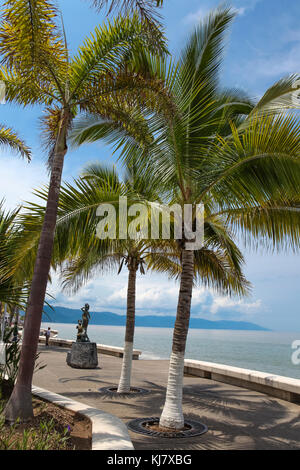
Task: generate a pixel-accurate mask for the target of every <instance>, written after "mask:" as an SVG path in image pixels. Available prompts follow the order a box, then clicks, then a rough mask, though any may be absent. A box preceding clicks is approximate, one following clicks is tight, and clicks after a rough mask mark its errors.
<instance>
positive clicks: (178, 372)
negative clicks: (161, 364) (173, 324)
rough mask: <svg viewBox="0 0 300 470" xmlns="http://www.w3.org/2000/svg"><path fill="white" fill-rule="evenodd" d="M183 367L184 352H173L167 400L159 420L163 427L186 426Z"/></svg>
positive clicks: (175, 427) (178, 427)
mask: <svg viewBox="0 0 300 470" xmlns="http://www.w3.org/2000/svg"><path fill="white" fill-rule="evenodd" d="M183 369H184V353H183V352H182V353H181V352H172V354H171V357H170V366H169V377H168V385H167V394H166V401H165V405H164V408H163V412H162V414H161V417H160V421H159V425H160V426H161V427H164V428H172V429H182V428H183V427H184V418H183V413H182V387H183Z"/></svg>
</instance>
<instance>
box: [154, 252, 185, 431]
mask: <svg viewBox="0 0 300 470" xmlns="http://www.w3.org/2000/svg"><path fill="white" fill-rule="evenodd" d="M193 278H194V252H193V251H188V250H183V251H182V274H181V281H180V290H179V298H178V305H177V315H176V322H175V327H174V333H173V344H172V354H171V358H170V365H169V377H168V385H167V393H166V401H165V405H164V408H163V412H162V414H161V417H160V421H159V424H160V426H161V427H164V428H170V429H182V428H183V427H184V418H183V413H182V388H183V369H184V354H185V347H186V339H187V334H188V329H189V322H190V312H191V301H192V290H193Z"/></svg>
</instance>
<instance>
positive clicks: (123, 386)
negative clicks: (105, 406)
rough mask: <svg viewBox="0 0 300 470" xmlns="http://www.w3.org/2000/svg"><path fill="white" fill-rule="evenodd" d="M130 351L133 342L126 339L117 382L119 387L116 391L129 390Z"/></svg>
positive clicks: (131, 350)
mask: <svg viewBox="0 0 300 470" xmlns="http://www.w3.org/2000/svg"><path fill="white" fill-rule="evenodd" d="M132 352H133V343H131V342H127V341H126V342H125V347H124V355H123V362H122V371H121V377H120V382H119V387H118V393H129V392H130V379H131V367H132Z"/></svg>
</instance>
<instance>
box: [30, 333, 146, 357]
mask: <svg viewBox="0 0 300 470" xmlns="http://www.w3.org/2000/svg"><path fill="white" fill-rule="evenodd" d="M45 342H46V338H45V336H40V337H39V343H45ZM73 343H75V341H73V340H71V339H62V338H49V344H52V345H53V346H60V347H63V348H70V347H71V346H72V344H73ZM97 351H98V352H100V353H102V354H106V355H108V356H116V357H123V354H124V348H120V347H118V346H108V345H106V344H97ZM141 354H142V351H139V350H138V349H134V350H133V351H132V359H139V356H140V355H141Z"/></svg>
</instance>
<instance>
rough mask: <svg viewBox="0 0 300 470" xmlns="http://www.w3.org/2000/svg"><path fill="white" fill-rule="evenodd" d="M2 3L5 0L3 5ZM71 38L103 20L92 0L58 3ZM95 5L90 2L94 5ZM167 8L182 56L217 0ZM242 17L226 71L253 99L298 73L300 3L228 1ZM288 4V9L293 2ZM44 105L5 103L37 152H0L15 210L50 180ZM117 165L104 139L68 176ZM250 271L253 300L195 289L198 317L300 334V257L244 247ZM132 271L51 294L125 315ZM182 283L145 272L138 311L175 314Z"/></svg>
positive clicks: (74, 156) (74, 158)
mask: <svg viewBox="0 0 300 470" xmlns="http://www.w3.org/2000/svg"><path fill="white" fill-rule="evenodd" d="M2 3H3V2H2V1H0V4H2ZM58 3H59V5H60V7H61V10H62V12H63V16H64V22H65V29H66V32H67V36H68V42H69V44H70V47H71V49H72V51H75V50H76V48H77V47H78V46H79V45H80V44H81V43H82V41H83V39H84V38H85V36H87V35H88V34H89V32H90V31H92V30H93V28H94V27H95V26H96V25H97V24H98V23H101V22H102V21H103V19H104V15H103V14H102V15H101V14H97V13H95V11H94V10H92V9H89V8H88V0H60V1H59V2H58ZM90 3H91V2H90ZM164 3H165V7H164V8H163V10H162V14H163V16H164V24H165V27H166V33H167V37H168V39H169V41H170V44H169V46H170V50H171V52H172V53H173V54H174V55H176V54H177V53H178V51H180V49H181V48H182V47H183V45H184V43H185V39H186V37H187V35H188V34H189V32H190V31H191V30H192V29H193V27H194V26H195V25H196V24H197V22H198V21H199V20H201V18H203V16H204V15H205V14H206V13H207V12H208V11H209V10H210V8H213V7H215V6H217V5H218V4H219V2H217V1H215V0H186V1H182V0H165V2H164ZM230 4H231V5H232V7H233V8H235V9H236V11H237V18H236V20H235V23H234V25H233V27H232V28H231V31H230V34H229V35H228V37H227V47H226V56H225V59H224V66H223V70H222V81H223V84H224V86H230V87H239V88H242V89H244V90H245V91H247V93H249V94H250V95H251V96H253V97H259V96H261V94H262V93H263V92H264V90H265V89H266V88H267V87H269V86H270V85H271V84H272V83H273V82H275V81H276V80H278V79H279V78H280V77H282V76H284V75H286V74H290V73H294V72H299V62H300V60H299V59H300V26H299V24H300V23H299V19H300V3H299V2H297V1H295V0H294V1H289V2H283V1H282V0H235V1H232V2H231V3H230ZM287 5H288V7H287ZM40 115H41V110H40V109H38V108H26V109H20V108H17V107H15V106H11V105H8V104H6V105H1V106H0V122H3V123H5V124H6V125H9V126H12V127H14V128H15V129H16V130H18V131H19V132H20V134H21V135H22V136H23V137H24V138H25V139H26V142H27V143H28V145H30V146H31V147H32V149H33V160H32V162H31V163H30V164H26V163H25V162H22V161H21V160H19V159H18V158H16V157H15V156H13V155H11V154H10V153H9V152H8V151H7V150H5V151H4V150H3V149H2V150H0V174H1V185H0V199H1V198H2V197H5V199H6V205H7V207H9V208H12V207H14V206H15V205H16V204H19V203H21V202H22V201H23V200H32V196H31V190H32V188H37V187H40V186H41V185H43V184H45V183H46V182H47V178H48V177H47V173H46V169H45V156H44V155H43V153H42V150H41V148H40V137H39V116H40ZM95 160H101V161H106V162H113V161H114V160H113V157H112V156H111V152H110V149H109V148H107V147H105V146H104V145H101V144H93V145H90V146H84V147H82V148H80V149H78V150H76V151H72V152H70V153H69V154H68V155H67V158H66V164H65V169H64V179H65V180H68V181H70V180H71V179H72V177H74V176H77V174H78V172H79V170H80V169H81V168H82V166H84V165H85V164H87V163H88V162H91V161H95ZM245 253H246V260H247V265H246V267H245V273H246V275H247V277H248V279H249V280H250V281H251V282H252V284H253V291H252V295H251V297H249V298H247V299H243V300H239V299H234V298H231V299H229V298H227V297H222V296H219V295H216V294H215V293H214V292H210V291H207V290H205V289H204V288H202V287H199V288H197V289H195V291H194V294H193V306H192V315H193V316H195V317H201V318H207V319H210V320H214V319H215V320H219V319H230V320H244V321H251V322H255V323H258V324H260V325H263V326H266V327H268V328H271V329H274V330H283V331H300V315H299V313H300V312H299V292H300V289H299V279H300V267H299V255H294V254H293V253H281V254H277V253H276V254H270V253H264V252H258V253H254V252H249V251H248V250H246V249H245ZM126 283H127V278H126V272H125V271H124V272H123V273H121V275H120V276H116V275H115V276H107V277H105V278H101V277H100V276H99V277H98V278H95V279H94V280H92V281H90V282H89V283H88V285H86V286H85V287H84V288H82V289H81V290H80V291H79V292H78V294H77V295H75V296H69V295H66V294H64V293H62V292H61V289H60V285H59V281H58V279H57V278H56V277H55V276H54V281H53V285H52V286H49V290H50V292H51V293H52V294H53V295H55V297H56V300H55V301H54V303H56V304H57V305H64V306H69V307H74V308H79V307H81V306H82V305H83V303H84V302H86V301H88V302H89V303H90V304H91V307H92V310H94V311H95V310H98V311H99V310H109V311H113V312H116V313H124V309H125V306H126ZM177 295H178V285H176V284H175V283H173V282H170V281H168V279H166V278H165V277H163V276H158V275H154V274H147V275H146V276H143V279H140V278H139V279H138V284H137V313H138V314H140V315H145V314H150V313H151V314H153V313H155V314H157V315H175V313H176V303H177Z"/></svg>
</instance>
